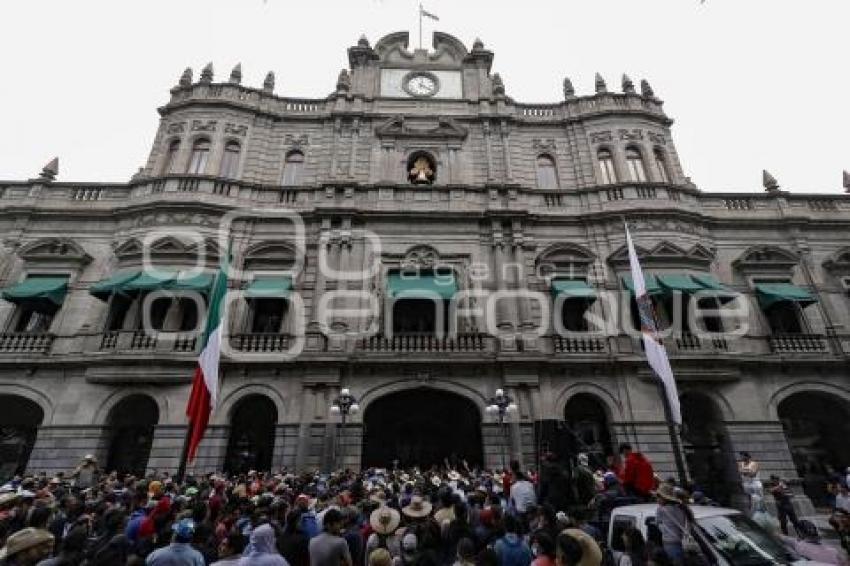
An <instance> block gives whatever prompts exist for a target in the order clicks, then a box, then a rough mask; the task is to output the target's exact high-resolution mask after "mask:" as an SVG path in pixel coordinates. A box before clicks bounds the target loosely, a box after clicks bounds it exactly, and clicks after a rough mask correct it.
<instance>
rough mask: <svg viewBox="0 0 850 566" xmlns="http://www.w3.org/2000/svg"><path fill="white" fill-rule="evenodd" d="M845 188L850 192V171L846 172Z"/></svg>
mask: <svg viewBox="0 0 850 566" xmlns="http://www.w3.org/2000/svg"><path fill="white" fill-rule="evenodd" d="M844 190H845V191H847V192H848V193H850V173H848V172H847V171H845V172H844Z"/></svg>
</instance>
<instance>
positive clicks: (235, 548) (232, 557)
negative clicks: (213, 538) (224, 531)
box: [212, 531, 247, 566]
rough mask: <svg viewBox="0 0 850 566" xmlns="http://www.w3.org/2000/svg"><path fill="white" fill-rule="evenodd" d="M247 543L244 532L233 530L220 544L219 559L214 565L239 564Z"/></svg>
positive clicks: (232, 565) (233, 565)
mask: <svg viewBox="0 0 850 566" xmlns="http://www.w3.org/2000/svg"><path fill="white" fill-rule="evenodd" d="M246 545H247V541H246V540H245V536H244V535H243V534H242V533H238V532H235V531H234V532H231V533H230V534H228V535H227V537H225V539H224V540H222V541H221V544H220V545H218V558H219V560H218V561H216V562H213V563H212V566H238V564H239V560H240V559H241V558H242V553H243V552H244V551H245V546H246Z"/></svg>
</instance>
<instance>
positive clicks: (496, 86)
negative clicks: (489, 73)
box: [493, 73, 505, 96]
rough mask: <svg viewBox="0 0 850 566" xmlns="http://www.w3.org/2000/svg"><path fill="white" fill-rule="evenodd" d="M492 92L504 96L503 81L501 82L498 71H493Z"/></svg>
mask: <svg viewBox="0 0 850 566" xmlns="http://www.w3.org/2000/svg"><path fill="white" fill-rule="evenodd" d="M493 94H494V95H496V96H505V83H504V82H502V77H501V76H500V75H499V73H493Z"/></svg>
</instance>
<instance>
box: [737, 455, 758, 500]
mask: <svg viewBox="0 0 850 566" xmlns="http://www.w3.org/2000/svg"><path fill="white" fill-rule="evenodd" d="M740 456H741V459H740V460H739V461H738V473H740V474H741V487H742V488H743V490H744V493H746V494H747V495H748V496H749V497H752V496H753V495H758V496H761V495H763V493H764V486H763V485H762V483H761V479H760V477H759V463H758V462H756V461H755V460H754V459H753V457H752V456H751V455H750V453H749V452H741V453H740Z"/></svg>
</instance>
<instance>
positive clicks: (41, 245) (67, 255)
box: [17, 238, 92, 265]
mask: <svg viewBox="0 0 850 566" xmlns="http://www.w3.org/2000/svg"><path fill="white" fill-rule="evenodd" d="M17 254H18V257H20V258H21V259H23V260H24V261H26V262H27V263H32V264H37V263H42V264H43V263H63V264H68V265H71V264H73V265H87V264H88V263H90V262H91V260H92V257H91V256H90V255H89V254H88V253H86V250H85V249H83V247H82V246H80V245H79V244H77V243H76V242H74V241H73V240H69V239H67V238H46V239H43V240H36V241H34V242H30V243H28V244H25V245H23V246H22V247H21V248H20V249H19V250H18V252H17Z"/></svg>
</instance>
